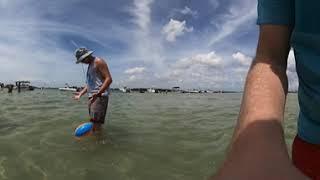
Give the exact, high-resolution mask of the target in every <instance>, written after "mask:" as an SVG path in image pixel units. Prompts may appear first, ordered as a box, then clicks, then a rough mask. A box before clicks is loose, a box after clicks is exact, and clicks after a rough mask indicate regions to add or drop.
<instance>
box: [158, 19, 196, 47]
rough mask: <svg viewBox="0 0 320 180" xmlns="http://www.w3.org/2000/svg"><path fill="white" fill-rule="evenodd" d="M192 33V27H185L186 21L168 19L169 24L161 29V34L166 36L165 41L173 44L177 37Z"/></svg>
mask: <svg viewBox="0 0 320 180" xmlns="http://www.w3.org/2000/svg"><path fill="white" fill-rule="evenodd" d="M192 31H193V27H190V28H188V27H187V26H186V21H178V20H174V19H170V21H169V23H168V24H166V25H165V26H164V27H163V29H162V33H163V34H165V35H166V40H167V41H169V42H174V41H176V38H177V37H178V36H182V35H184V34H185V33H186V32H192Z"/></svg>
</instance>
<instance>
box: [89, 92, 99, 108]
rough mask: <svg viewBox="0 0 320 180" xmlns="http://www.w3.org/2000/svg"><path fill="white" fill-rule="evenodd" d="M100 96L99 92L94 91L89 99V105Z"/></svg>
mask: <svg viewBox="0 0 320 180" xmlns="http://www.w3.org/2000/svg"><path fill="white" fill-rule="evenodd" d="M100 96H101V93H94V94H92V96H91V98H90V99H89V103H90V105H91V104H92V103H94V102H95V101H96V100H97V98H98V97H100Z"/></svg>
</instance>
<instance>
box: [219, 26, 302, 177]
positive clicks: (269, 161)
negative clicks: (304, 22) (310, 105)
mask: <svg viewBox="0 0 320 180" xmlns="http://www.w3.org/2000/svg"><path fill="white" fill-rule="evenodd" d="M291 32H292V29H291V28H289V27H287V26H279V25H262V26H261V27H260V37H259V43H258V48H257V53H256V58H255V60H254V61H253V63H252V65H251V67H250V70H249V72H248V76H247V80H246V85H245V91H244V95H243V99H242V105H241V109H240V114H239V119H238V122H237V126H236V129H235V132H234V136H233V139H232V142H231V145H230V149H229V152H228V154H227V159H226V161H225V163H224V164H223V166H222V168H221V169H220V170H219V171H218V173H217V175H216V176H215V177H214V178H215V179H270V180H272V179H306V177H304V176H303V175H302V174H301V173H300V172H299V171H298V170H296V169H295V167H294V166H293V165H292V163H291V161H290V158H289V156H288V152H287V148H286V143H285V139H284V132H283V127H282V122H283V119H284V107H285V101H286V95H287V91H288V80H287V75H286V68H287V57H288V52H289V50H290V46H289V41H290V36H291Z"/></svg>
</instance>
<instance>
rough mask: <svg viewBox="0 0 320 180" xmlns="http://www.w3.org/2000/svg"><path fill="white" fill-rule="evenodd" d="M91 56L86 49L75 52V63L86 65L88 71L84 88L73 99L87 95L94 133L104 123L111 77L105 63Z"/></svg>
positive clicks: (90, 52)
mask: <svg viewBox="0 0 320 180" xmlns="http://www.w3.org/2000/svg"><path fill="white" fill-rule="evenodd" d="M92 54H93V51H90V50H88V49H86V48H78V49H77V50H76V51H75V57H76V59H77V61H76V63H77V64H79V63H83V64H88V70H87V79H86V86H85V88H84V89H83V90H82V91H81V92H79V93H77V94H76V95H75V96H74V99H76V100H79V99H80V98H81V96H83V95H84V94H85V93H88V96H89V101H88V109H89V115H90V121H91V122H93V132H95V131H97V130H100V129H101V125H102V124H104V122H105V117H106V112H107V108H108V101H109V93H110V89H109V88H110V85H111V83H112V77H111V74H110V72H109V68H108V65H107V63H106V62H105V61H104V60H103V59H102V58H98V57H95V56H93V55H92Z"/></svg>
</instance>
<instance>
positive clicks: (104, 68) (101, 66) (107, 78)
mask: <svg viewBox="0 0 320 180" xmlns="http://www.w3.org/2000/svg"><path fill="white" fill-rule="evenodd" d="M96 63H97V64H96V65H97V68H98V70H99V72H100V74H101V75H102V78H103V79H104V82H103V84H102V86H101V88H100V89H99V92H98V95H101V94H102V93H104V92H105V91H106V89H108V88H109V86H110V85H111V83H112V77H111V74H110V71H109V68H108V65H107V63H106V62H105V61H104V60H102V59H99V60H98V61H96Z"/></svg>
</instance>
